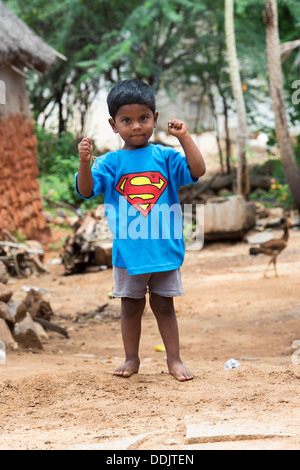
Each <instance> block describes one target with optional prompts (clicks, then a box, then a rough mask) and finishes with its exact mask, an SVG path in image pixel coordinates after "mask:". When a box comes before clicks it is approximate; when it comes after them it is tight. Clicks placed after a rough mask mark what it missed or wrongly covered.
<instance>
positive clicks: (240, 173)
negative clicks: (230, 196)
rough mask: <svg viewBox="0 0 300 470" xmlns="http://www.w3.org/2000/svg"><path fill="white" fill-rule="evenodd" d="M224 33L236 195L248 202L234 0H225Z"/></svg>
mask: <svg viewBox="0 0 300 470" xmlns="http://www.w3.org/2000/svg"><path fill="white" fill-rule="evenodd" d="M225 31H226V46H227V55H228V65H229V72H230V79H231V86H232V92H233V96H234V101H235V105H236V113H237V118H238V135H237V151H238V169H237V188H238V194H241V195H243V196H244V197H245V199H247V200H248V199H249V195H250V186H249V176H248V167H247V159H246V139H247V117H246V106H245V101H244V95H243V89H242V82H241V77H240V70H239V62H238V58H237V52H236V42H235V30H234V0H225Z"/></svg>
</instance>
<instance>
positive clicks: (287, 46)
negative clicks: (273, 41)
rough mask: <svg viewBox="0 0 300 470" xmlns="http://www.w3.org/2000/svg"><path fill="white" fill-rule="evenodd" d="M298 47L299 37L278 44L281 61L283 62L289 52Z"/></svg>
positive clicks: (299, 44)
mask: <svg viewBox="0 0 300 470" xmlns="http://www.w3.org/2000/svg"><path fill="white" fill-rule="evenodd" d="M298 47H299V48H300V39H297V40H296V41H289V42H284V43H282V44H281V45H280V55H281V59H282V62H284V61H285V60H286V59H287V58H288V57H289V56H290V54H291V53H292V52H293V51H294V50H295V49H297V48H298Z"/></svg>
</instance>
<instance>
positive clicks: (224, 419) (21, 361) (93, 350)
mask: <svg viewBox="0 0 300 470" xmlns="http://www.w3.org/2000/svg"><path fill="white" fill-rule="evenodd" d="M248 250H249V246H248V245H247V244H246V243H237V244H221V243H218V244H212V245H207V246H205V248H204V249H203V250H201V251H199V252H187V255H186V259H185V263H184V266H183V268H182V273H183V282H184V287H185V294H186V295H185V296H184V297H182V298H178V299H176V311H177V315H178V322H179V328H180V339H181V351H182V359H183V360H184V362H185V363H186V364H187V365H188V366H189V367H190V368H191V369H192V370H193V371H194V373H195V378H194V379H193V380H192V381H189V382H186V383H179V382H177V381H176V380H175V379H174V378H173V377H172V376H170V375H169V374H168V370H167V367H166V363H165V353H164V352H158V351H156V349H155V348H156V346H159V345H161V339H160V335H159V333H158V330H157V326H156V323H155V320H154V317H153V315H152V313H151V311H150V309H149V306H148V304H147V307H146V310H145V314H144V318H143V331H142V338H141V348H140V357H141V368H140V373H139V374H138V375H134V376H132V377H130V378H129V379H124V378H119V377H116V376H113V375H112V371H113V370H114V368H116V367H117V366H118V365H119V364H120V363H121V362H122V361H123V347H122V339H121V333H120V316H119V305H120V303H119V300H117V299H110V298H109V296H108V294H109V292H111V290H112V272H111V270H105V271H100V272H97V273H95V272H94V273H86V274H82V275H74V276H64V275H63V274H64V269H63V267H62V266H61V265H60V266H59V265H48V267H49V269H50V271H51V272H50V274H46V275H43V276H39V277H31V278H30V279H26V280H24V279H21V280H13V282H12V283H11V287H12V289H13V291H14V298H15V299H23V298H24V297H25V295H26V293H25V292H24V291H22V286H23V285H25V284H26V285H31V286H36V287H43V288H45V289H49V290H51V291H53V292H48V293H45V294H43V295H44V298H45V299H47V300H49V301H50V303H51V306H52V308H53V310H54V312H55V316H54V318H53V320H52V321H53V323H56V324H58V325H61V326H63V327H65V328H67V329H68V331H69V339H67V338H64V337H63V336H62V335H60V334H58V333H55V332H48V336H49V339H48V340H47V341H44V343H43V347H44V349H43V352H34V351H25V350H19V351H17V352H8V355H7V363H6V364H5V365H0V429H1V432H0V449H16V450H19V449H33V450H35V449H45V450H48V449H59V450H66V449H80V448H83V449H93V448H95V449H103V448H106V449H118V448H121V449H122V448H126V449H132V450H137V449H147V450H149V449H157V450H159V449H164V450H167V449H169V450H175V449H176V450H194V449H196V450H197V449H300V428H299V419H300V408H299V384H300V382H299V380H300V365H298V364H297V363H295V362H297V361H298V354H297V349H300V346H298V348H295V347H294V348H293V342H294V341H297V340H299V341H300V232H299V231H296V230H293V231H292V232H291V238H290V242H289V246H288V249H287V250H286V251H285V252H284V253H282V255H281V256H280V261H279V263H278V270H279V273H280V277H279V278H275V277H274V274H273V272H270V279H269V280H263V278H262V276H263V271H264V268H265V266H266V261H267V259H266V258H264V257H263V256H260V257H256V258H251V259H250V257H249V255H248ZM51 256H55V254H53V253H50V254H48V259H49V260H50V258H51ZM106 303H108V306H107V307H106V308H105V310H104V312H102V313H99V314H97V312H95V311H96V309H97V307H99V306H101V305H103V304H106ZM93 312H94V313H93ZM230 358H235V359H237V360H238V361H239V362H240V364H241V365H240V367H239V368H236V369H233V370H224V365H225V363H226V361H227V360H228V359H230ZM299 361H300V354H299ZM189 423H194V424H196V425H201V424H203V423H206V424H207V425H208V426H209V427H210V429H218V428H217V426H220V425H222V426H225V425H226V426H227V429H228V428H229V429H230V427H231V426H232V429H233V438H230V439H225V438H221V437H220V436H218V435H216V436H212V437H210V438H207V439H206V442H200V441H201V438H200V441H199V439H198V440H197V439H194V440H192V439H190V440H189V439H187V433H188V430H189ZM241 425H243V426H244V428H245V426H246V427H248V431H249V432H251V431H252V430H253V429H256V428H255V427H257V426H259V427H260V429H265V430H268V433H267V435H266V436H265V438H262V435H261V434H260V433H257V434H255V433H254V434H253V435H252V437H251V438H250V437H249V436H248V437H247V436H245V435H244V436H240V437H239V436H238V433H234V427H235V429H236V426H241ZM214 426H215V427H214ZM275 427H276V429H277V428H278V427H279V428H280V433H279V435H277V434H276V433H274V436H273V437H271V436H272V432H273V431H274V429H275ZM246 434H247V433H246ZM126 442H127V444H126ZM128 442H129V444H128Z"/></svg>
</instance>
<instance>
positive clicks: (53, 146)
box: [4, 0, 300, 207]
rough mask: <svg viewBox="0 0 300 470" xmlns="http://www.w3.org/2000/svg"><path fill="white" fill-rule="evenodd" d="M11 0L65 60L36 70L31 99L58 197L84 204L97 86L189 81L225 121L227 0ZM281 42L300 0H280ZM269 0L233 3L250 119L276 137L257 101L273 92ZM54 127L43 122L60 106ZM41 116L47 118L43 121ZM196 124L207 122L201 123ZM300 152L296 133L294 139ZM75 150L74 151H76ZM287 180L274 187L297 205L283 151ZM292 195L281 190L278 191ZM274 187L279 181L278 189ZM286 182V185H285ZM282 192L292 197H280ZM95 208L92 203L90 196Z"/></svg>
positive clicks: (297, 117)
mask: <svg viewBox="0 0 300 470" xmlns="http://www.w3.org/2000/svg"><path fill="white" fill-rule="evenodd" d="M4 3H5V4H6V5H7V6H8V7H9V8H10V9H11V10H13V11H14V13H16V14H17V15H18V16H19V17H20V18H22V19H23V20H24V21H25V22H26V23H27V24H28V26H30V27H31V28H32V29H33V30H34V31H35V32H36V33H37V34H38V35H40V36H41V37H42V38H43V39H44V40H45V41H46V42H47V43H48V44H50V45H51V46H52V47H54V48H55V49H57V50H58V51H59V52H61V53H62V54H64V55H65V56H66V57H67V58H68V60H67V61H66V62H64V61H57V63H56V64H55V66H53V67H52V68H51V69H50V70H49V72H48V73H46V74H44V75H40V76H37V75H36V74H33V73H32V75H30V79H29V81H28V86H29V90H30V102H31V104H32V113H33V116H34V119H35V121H36V122H37V121H38V119H39V122H40V124H39V125H37V124H36V132H37V136H38V158H39V168H40V175H41V182H42V191H43V193H44V194H46V193H47V192H48V191H49V190H50V189H51V188H52V189H54V190H55V191H54V193H53V194H52V197H53V198H56V199H57V200H62V201H65V202H68V203H70V204H73V205H75V206H76V207H79V205H80V204H81V203H82V201H81V200H80V199H79V198H78V197H77V196H76V194H74V176H73V175H74V173H75V171H76V170H77V165H78V158H77V141H78V139H80V137H81V134H82V130H83V126H84V119H85V115H86V112H87V110H88V108H89V106H90V104H91V102H92V101H93V99H94V97H95V95H96V94H97V92H98V91H99V90H100V89H101V88H102V89H104V88H105V89H106V88H107V89H108V88H109V87H110V86H111V85H112V84H113V83H114V82H116V81H118V80H120V79H122V78H127V77H138V78H141V79H145V80H147V81H148V82H149V83H150V84H151V85H152V86H153V87H154V89H155V90H156V91H158V90H159V89H162V88H163V89H165V90H166V91H167V92H168V93H169V94H170V96H176V93H177V92H178V91H180V90H182V89H186V88H187V87H189V86H193V87H195V86H196V88H197V89H198V90H199V91H198V94H199V100H202V99H203V98H204V97H205V99H206V100H207V102H208V103H209V105H210V107H211V110H212V112H213V113H215V109H216V99H217V98H218V99H220V100H221V102H222V106H223V110H222V111H223V114H224V117H225V122H226V120H227V119H228V113H229V110H230V109H231V108H232V107H234V105H233V99H232V91H231V84H230V78H229V73H228V64H227V58H226V44H225V32H224V0H197V2H195V1H194V0H168V1H165V0H143V1H142V0H127V1H126V2H120V1H118V0H64V1H61V0H60V1H58V0H53V1H52V2H51V3H49V2H48V1H46V0H27V1H26V2H20V1H18V0H6V1H4ZM277 4H278V10H279V33H280V39H281V42H286V41H292V40H296V39H299V38H300V2H299V0H278V2H277ZM264 5H265V1H264V0H239V1H238V2H237V1H236V2H235V17H234V21H235V34H236V45H237V52H238V57H239V61H240V72H241V79H242V84H243V91H244V97H245V103H246V109H247V119H248V123H249V125H251V126H252V127H253V129H254V130H257V131H261V130H262V131H264V132H267V134H268V135H269V136H270V142H271V141H272V143H276V137H275V140H274V136H275V132H274V126H273V125H272V124H271V125H269V124H268V122H264V119H263V118H264V116H260V115H258V113H257V103H258V102H264V101H266V102H267V101H268V99H269V91H268V77H267V70H266V64H267V60H266V32H265V25H264V22H263V10H264ZM283 73H284V86H285V93H286V103H287V108H288V118H289V121H290V123H291V124H293V125H298V124H300V106H299V105H295V104H294V103H293V101H292V95H293V93H294V92H295V89H293V88H292V83H293V82H294V81H295V80H297V79H299V78H300V77H299V75H300V53H299V49H296V50H295V51H294V52H293V53H292V54H291V55H290V56H289V58H288V59H287V60H286V61H285V62H284V64H283ZM75 108H77V109H79V111H80V116H81V122H80V126H79V128H78V134H77V135H76V136H73V135H71V134H70V132H69V124H70V121H71V118H72V114H73V110H74V109H75ZM54 112H55V113H57V115H58V126H57V129H55V131H53V132H50V131H49V130H46V124H47V121H48V119H49V117H50V116H51V115H52V114H53V113H54ZM41 116H42V121H41ZM194 131H195V132H199V131H201V127H200V123H198V125H197V123H196V124H195V129H194ZM294 145H295V152H296V155H297V156H298V158H300V143H299V140H296V141H295V142H294ZM225 153H226V155H225V156H224V158H223V155H221V156H222V158H220V166H221V170H222V171H223V172H229V171H231V164H232V155H231V154H230V147H229V145H228V146H226V151H225ZM71 157H72V158H71ZM272 171H273V177H274V178H275V179H276V181H277V182H278V184H280V185H282V187H280V188H277V191H276V192H274V188H273V192H272V193H271V196H272V197H273V198H275V199H276V200H278V201H280V202H281V203H283V202H284V201H286V202H285V203H286V204H292V198H291V197H290V194H288V189H289V188H288V187H287V186H286V181H285V178H284V173H283V171H282V166H281V162H280V160H279V161H278V162H277V164H276V165H274V166H273V167H272ZM283 188H285V192H286V193H287V194H284V195H282V194H281V190H282V191H283ZM271 189H272V188H271ZM278 189H279V191H278ZM283 197H285V198H286V199H284V200H283V199H282V198H283ZM82 204H83V205H84V206H85V207H89V206H90V205H91V204H93V202H83V203H82Z"/></svg>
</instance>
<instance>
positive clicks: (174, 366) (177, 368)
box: [168, 361, 194, 382]
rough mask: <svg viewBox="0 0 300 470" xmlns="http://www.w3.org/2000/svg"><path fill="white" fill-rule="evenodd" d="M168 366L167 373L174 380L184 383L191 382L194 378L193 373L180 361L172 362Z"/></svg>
mask: <svg viewBox="0 0 300 470" xmlns="http://www.w3.org/2000/svg"><path fill="white" fill-rule="evenodd" d="M168 366H169V372H170V374H172V375H173V376H174V377H175V379H177V380H179V382H185V381H186V380H191V379H192V378H193V377H194V374H193V372H192V371H191V370H190V369H189V368H188V367H186V366H185V365H184V364H183V363H182V362H181V361H174V362H172V363H170V364H168Z"/></svg>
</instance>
